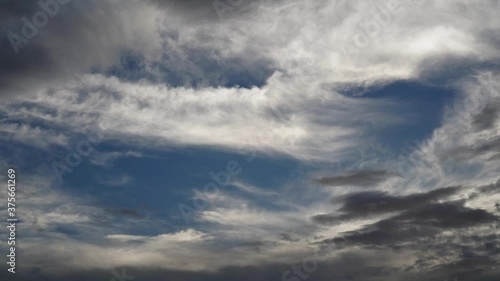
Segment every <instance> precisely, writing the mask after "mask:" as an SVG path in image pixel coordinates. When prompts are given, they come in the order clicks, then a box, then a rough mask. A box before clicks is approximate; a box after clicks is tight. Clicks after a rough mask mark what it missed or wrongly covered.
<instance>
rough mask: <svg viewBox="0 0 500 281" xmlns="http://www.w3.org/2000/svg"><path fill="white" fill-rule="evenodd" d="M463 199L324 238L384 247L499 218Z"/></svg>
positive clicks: (490, 222) (496, 220) (431, 206)
mask: <svg viewBox="0 0 500 281" xmlns="http://www.w3.org/2000/svg"><path fill="white" fill-rule="evenodd" d="M463 203H464V202H452V203H436V204H429V205H425V206H422V207H421V208H418V209H410V210H408V211H406V212H403V213H401V214H399V215H396V216H394V217H391V218H389V219H384V220H381V221H378V222H376V223H374V224H371V225H369V226H367V227H364V228H362V229H360V230H357V231H352V232H347V233H345V235H344V236H342V237H338V238H334V239H330V240H327V241H328V242H334V243H347V244H361V245H367V246H384V247H386V246H389V245H393V244H398V243H401V242H406V241H412V240H414V239H417V238H425V237H428V236H431V235H436V234H439V233H441V232H442V231H444V230H454V229H459V228H467V227H473V226H478V225H483V224H493V223H495V222H498V221H499V219H498V217H497V216H495V215H493V214H491V213H489V212H487V211H485V210H482V209H472V208H468V207H465V206H463Z"/></svg>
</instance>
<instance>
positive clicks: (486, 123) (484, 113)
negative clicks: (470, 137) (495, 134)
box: [472, 100, 500, 131]
mask: <svg viewBox="0 0 500 281" xmlns="http://www.w3.org/2000/svg"><path fill="white" fill-rule="evenodd" d="M499 117H500V100H494V101H491V103H489V104H487V105H486V106H485V107H484V108H483V109H482V110H481V112H480V113H478V114H476V115H475V116H474V117H473V120H472V125H473V126H474V127H475V128H476V130H478V131H482V130H487V129H491V128H492V127H493V126H494V125H495V122H497V120H498V119H499Z"/></svg>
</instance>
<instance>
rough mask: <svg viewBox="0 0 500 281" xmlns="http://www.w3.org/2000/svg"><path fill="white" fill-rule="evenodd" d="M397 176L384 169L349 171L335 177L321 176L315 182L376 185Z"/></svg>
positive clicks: (328, 184) (325, 184)
mask: <svg viewBox="0 0 500 281" xmlns="http://www.w3.org/2000/svg"><path fill="white" fill-rule="evenodd" d="M395 176H397V175H396V174H394V173H392V172H389V171H383V170H362V171H348V172H344V173H343V174H341V175H337V176H333V177H321V178H319V179H315V180H314V182H315V183H317V184H320V185H324V186H348V185H351V186H374V185H377V184H379V183H382V182H384V181H386V180H387V179H389V178H391V177H395Z"/></svg>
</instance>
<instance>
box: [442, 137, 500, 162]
mask: <svg viewBox="0 0 500 281" xmlns="http://www.w3.org/2000/svg"><path fill="white" fill-rule="evenodd" d="M488 154H489V157H488V160H489V161H493V160H498V157H500V138H498V137H495V138H492V139H487V140H484V141H480V140H479V141H477V143H475V144H474V145H471V146H459V147H457V148H454V149H452V150H450V151H448V152H447V153H446V155H445V158H451V159H455V160H469V159H474V158H477V157H483V156H485V155H488Z"/></svg>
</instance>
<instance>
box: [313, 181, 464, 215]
mask: <svg viewBox="0 0 500 281" xmlns="http://www.w3.org/2000/svg"><path fill="white" fill-rule="evenodd" d="M460 190H461V187H445V188H439V189H436V190H432V191H429V192H425V193H417V194H410V195H406V196H394V195H389V194H387V193H385V192H378V191H368V192H359V193H354V194H350V195H347V196H344V197H342V198H340V199H336V200H334V202H339V201H340V202H342V203H343V205H342V207H341V208H340V209H339V210H338V212H340V213H338V214H324V215H317V216H314V217H313V218H312V219H313V221H315V222H317V223H321V224H332V223H336V222H341V221H344V220H349V219H354V218H359V217H368V216H373V215H379V214H383V213H390V212H398V211H406V210H410V209H414V208H420V207H422V206H425V205H426V204H430V203H433V202H437V201H438V200H441V199H444V198H446V197H449V196H451V195H453V194H456V193H457V192H458V191H460Z"/></svg>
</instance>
